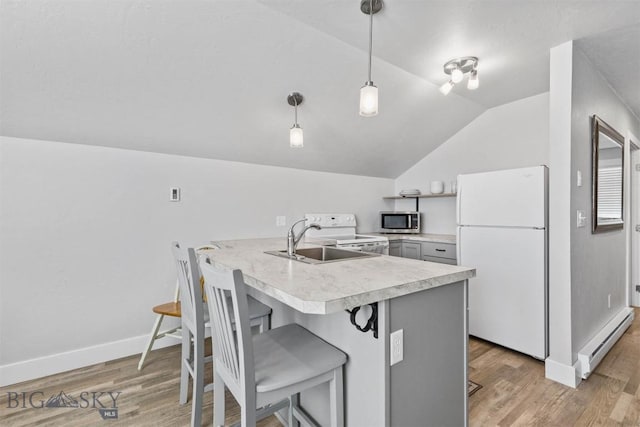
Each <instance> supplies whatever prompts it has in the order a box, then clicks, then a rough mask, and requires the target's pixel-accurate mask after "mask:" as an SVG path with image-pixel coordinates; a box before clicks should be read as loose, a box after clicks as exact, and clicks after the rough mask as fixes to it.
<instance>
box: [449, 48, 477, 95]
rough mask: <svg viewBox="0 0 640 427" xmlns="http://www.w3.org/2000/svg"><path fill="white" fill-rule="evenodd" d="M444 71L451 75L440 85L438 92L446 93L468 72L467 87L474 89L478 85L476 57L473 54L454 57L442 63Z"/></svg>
mask: <svg viewBox="0 0 640 427" xmlns="http://www.w3.org/2000/svg"><path fill="white" fill-rule="evenodd" d="M444 72H445V74H448V75H450V76H451V78H450V79H449V81H448V82H446V83H445V84H443V85H442V86H440V92H442V94H443V95H447V94H448V93H449V92H451V89H453V86H455V84H456V83H460V82H461V81H462V80H463V79H464V75H465V74H467V73H469V81H468V82H467V89H469V90H475V89H477V88H478V86H479V81H478V58H476V57H475V56H464V57H462V58H455V59H452V60H451V61H449V62H447V63H446V64H444Z"/></svg>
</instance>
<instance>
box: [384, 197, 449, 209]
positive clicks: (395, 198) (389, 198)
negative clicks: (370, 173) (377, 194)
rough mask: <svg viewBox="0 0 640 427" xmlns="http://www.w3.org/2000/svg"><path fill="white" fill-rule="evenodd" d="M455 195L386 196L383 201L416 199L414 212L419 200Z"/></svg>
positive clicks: (418, 206) (418, 207) (417, 207)
mask: <svg viewBox="0 0 640 427" xmlns="http://www.w3.org/2000/svg"><path fill="white" fill-rule="evenodd" d="M456 196H457V193H442V194H421V195H419V196H386V197H383V199H385V200H398V199H416V211H419V210H420V202H419V200H420V199H431V198H435V197H456Z"/></svg>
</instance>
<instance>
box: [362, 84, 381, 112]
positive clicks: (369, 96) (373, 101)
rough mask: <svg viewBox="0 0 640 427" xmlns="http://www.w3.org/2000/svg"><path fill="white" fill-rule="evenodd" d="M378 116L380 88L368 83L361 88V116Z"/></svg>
mask: <svg viewBox="0 0 640 427" xmlns="http://www.w3.org/2000/svg"><path fill="white" fill-rule="evenodd" d="M376 114H378V88H377V87H376V86H375V85H374V84H373V82H367V83H365V85H364V86H362V87H361V88H360V115H361V116H363V117H371V116H375V115H376Z"/></svg>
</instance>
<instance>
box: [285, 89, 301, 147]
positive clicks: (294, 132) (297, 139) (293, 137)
mask: <svg viewBox="0 0 640 427" xmlns="http://www.w3.org/2000/svg"><path fill="white" fill-rule="evenodd" d="M303 100H304V97H303V96H302V94H300V93H298V92H292V93H291V94H289V96H287V102H288V103H289V105H291V106H292V107H294V111H295V112H294V117H295V119H294V123H293V126H291V129H289V146H291V147H292V148H302V147H304V135H303V133H302V128H301V127H300V125H299V124H298V105H300V104H302V101H303Z"/></svg>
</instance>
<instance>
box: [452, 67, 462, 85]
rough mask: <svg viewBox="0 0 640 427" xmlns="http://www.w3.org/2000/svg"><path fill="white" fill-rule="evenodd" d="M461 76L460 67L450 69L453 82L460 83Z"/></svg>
mask: <svg viewBox="0 0 640 427" xmlns="http://www.w3.org/2000/svg"><path fill="white" fill-rule="evenodd" d="M463 78H464V74H463V73H462V70H461V69H460V68H454V69H453V70H451V80H453V82H454V83H460V82H461V81H462V79H463Z"/></svg>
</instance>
